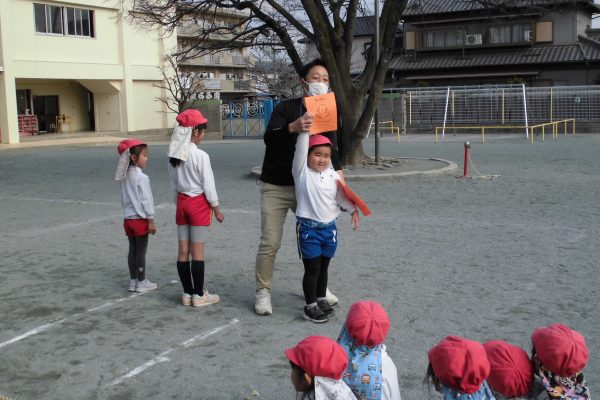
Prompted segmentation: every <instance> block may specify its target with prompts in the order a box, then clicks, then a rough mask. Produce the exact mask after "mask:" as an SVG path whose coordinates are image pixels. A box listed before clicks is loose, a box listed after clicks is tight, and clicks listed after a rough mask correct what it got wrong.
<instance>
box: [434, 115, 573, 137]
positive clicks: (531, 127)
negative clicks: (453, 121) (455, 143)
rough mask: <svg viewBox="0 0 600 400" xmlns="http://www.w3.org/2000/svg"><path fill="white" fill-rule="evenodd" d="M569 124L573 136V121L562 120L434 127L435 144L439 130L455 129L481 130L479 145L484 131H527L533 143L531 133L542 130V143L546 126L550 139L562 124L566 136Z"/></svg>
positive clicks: (556, 135) (555, 134)
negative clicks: (539, 122) (527, 123)
mask: <svg viewBox="0 0 600 400" xmlns="http://www.w3.org/2000/svg"><path fill="white" fill-rule="evenodd" d="M569 122H571V123H572V124H573V128H572V132H573V135H574V134H575V119H574V118H569V119H563V120H560V121H553V122H546V123H543V124H538V125H529V126H525V125H470V126H446V127H443V126H436V127H435V142H436V143H437V142H438V136H439V133H438V132H439V131H440V130H450V129H451V130H457V129H477V130H481V143H485V130H486V129H527V131H528V132H529V140H530V141H531V143H533V133H534V130H535V129H536V128H541V129H542V141H544V139H545V134H546V126H552V138H554V139H555V138H557V137H558V129H559V125H560V124H564V132H565V135H566V134H567V125H568V123H569Z"/></svg>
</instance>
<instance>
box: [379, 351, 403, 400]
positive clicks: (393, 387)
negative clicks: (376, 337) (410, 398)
mask: <svg viewBox="0 0 600 400" xmlns="http://www.w3.org/2000/svg"><path fill="white" fill-rule="evenodd" d="M381 375H382V379H383V385H381V400H401V398H400V385H398V371H397V370H396V365H394V362H393V361H392V359H391V358H390V356H388V353H387V351H386V349H385V345H384V346H383V349H382V350H381Z"/></svg>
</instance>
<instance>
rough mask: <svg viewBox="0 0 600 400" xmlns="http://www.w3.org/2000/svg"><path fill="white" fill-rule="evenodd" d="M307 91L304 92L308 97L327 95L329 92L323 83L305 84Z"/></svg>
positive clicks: (327, 86) (326, 85)
mask: <svg viewBox="0 0 600 400" xmlns="http://www.w3.org/2000/svg"><path fill="white" fill-rule="evenodd" d="M304 83H306V85H307V86H308V89H305V90H306V94H307V95H308V96H318V95H321V94H327V92H329V85H328V84H326V83H323V82H306V81H304Z"/></svg>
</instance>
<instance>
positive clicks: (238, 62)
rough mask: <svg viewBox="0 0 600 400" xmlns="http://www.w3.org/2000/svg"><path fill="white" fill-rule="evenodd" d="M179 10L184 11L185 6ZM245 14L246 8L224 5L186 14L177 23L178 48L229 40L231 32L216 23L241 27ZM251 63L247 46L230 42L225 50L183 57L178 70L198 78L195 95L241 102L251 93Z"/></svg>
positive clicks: (251, 94) (230, 39) (228, 26)
mask: <svg viewBox="0 0 600 400" xmlns="http://www.w3.org/2000/svg"><path fill="white" fill-rule="evenodd" d="M180 12H182V13H185V10H184V9H182V10H180ZM248 15H249V12H248V11H238V10H233V9H223V8H214V9H212V10H211V11H210V12H209V11H206V12H200V13H198V12H196V13H195V14H193V15H187V16H186V18H184V19H183V20H182V22H181V23H180V24H179V26H178V27H177V43H178V50H179V51H180V52H181V51H185V50H186V49H189V48H194V47H195V46H196V44H197V42H198V41H205V42H209V43H210V42H214V43H215V45H217V46H218V45H219V44H222V43H232V41H233V34H231V33H225V32H223V31H221V32H219V27H223V28H233V29H236V27H238V26H240V29H243V28H244V26H243V25H244V22H243V21H244V20H245V19H246V18H247V17H248ZM207 32H208V33H207ZM203 46H206V43H203ZM253 63H254V59H253V57H252V56H251V55H250V54H249V51H248V48H246V47H243V46H240V47H239V48H236V46H235V45H233V46H230V48H229V49H228V50H219V51H215V52H210V53H208V52H207V53H206V54H201V55H196V54H194V55H193V56H192V57H186V58H184V59H182V60H181V61H180V62H179V72H180V73H182V74H184V75H187V76H190V77H191V78H192V79H195V80H197V79H200V80H201V82H199V83H200V85H199V86H200V88H199V89H200V90H199V92H198V93H197V96H198V97H197V98H198V99H202V100H204V99H220V100H221V101H223V102H230V101H232V102H240V101H243V100H244V99H245V98H247V97H248V96H253V95H254V94H253V92H254V89H253V88H252V85H251V80H250V76H249V69H250V68H251V67H252V65H253Z"/></svg>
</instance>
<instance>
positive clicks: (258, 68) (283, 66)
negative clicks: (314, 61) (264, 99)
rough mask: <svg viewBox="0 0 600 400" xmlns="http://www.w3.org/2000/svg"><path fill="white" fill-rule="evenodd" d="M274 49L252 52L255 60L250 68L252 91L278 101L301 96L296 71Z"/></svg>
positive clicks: (288, 61) (282, 55) (283, 56)
mask: <svg viewBox="0 0 600 400" xmlns="http://www.w3.org/2000/svg"><path fill="white" fill-rule="evenodd" d="M281 53H282V52H280V51H275V50H274V49H265V50H263V51H258V52H254V54H253V57H254V59H256V62H255V63H254V66H253V67H252V68H250V71H249V72H250V74H251V75H252V77H253V79H252V81H253V89H255V91H256V92H257V93H259V94H260V93H264V94H268V95H271V96H274V97H277V98H279V99H290V98H294V97H298V96H300V95H302V87H301V85H300V80H299V79H298V74H297V73H296V70H295V69H294V67H293V66H292V65H291V62H290V59H289V58H288V57H286V54H287V53H285V54H281Z"/></svg>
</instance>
